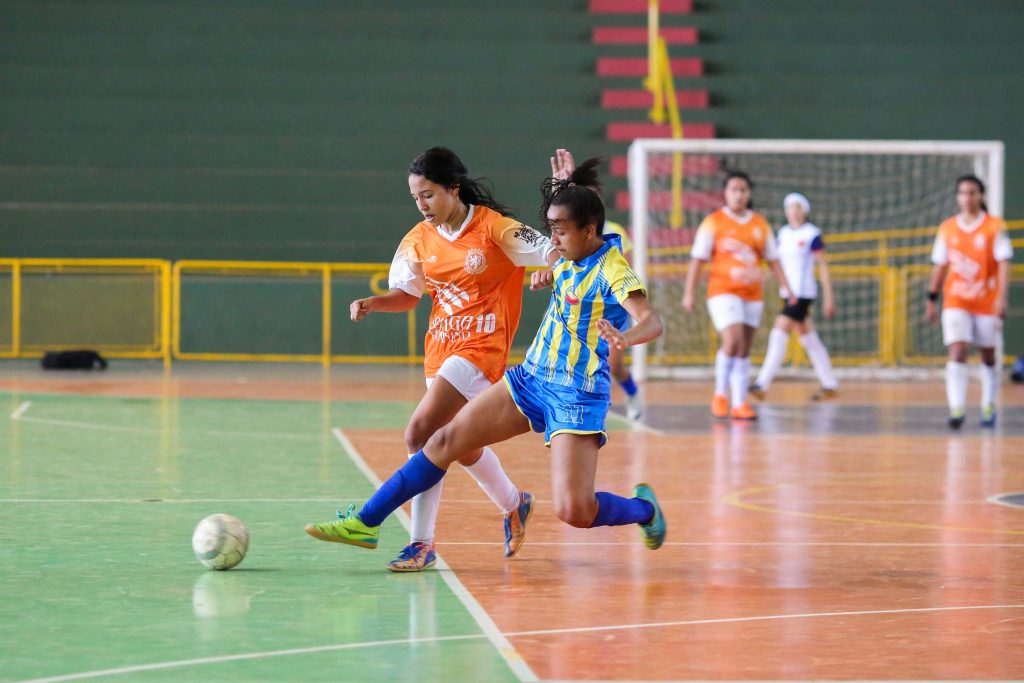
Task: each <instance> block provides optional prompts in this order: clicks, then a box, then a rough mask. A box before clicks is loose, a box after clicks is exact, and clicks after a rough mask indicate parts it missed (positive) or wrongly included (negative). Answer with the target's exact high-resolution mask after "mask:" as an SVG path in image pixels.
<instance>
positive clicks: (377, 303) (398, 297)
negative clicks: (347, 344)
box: [348, 289, 420, 321]
mask: <svg viewBox="0 0 1024 683" xmlns="http://www.w3.org/2000/svg"><path fill="white" fill-rule="evenodd" d="M419 301H420V299H419V297H416V296H413V295H412V294H408V293H406V292H403V291H402V290H400V289H392V290H391V291H390V292H388V293H387V294H381V295H379V296H369V297H366V298H365V299H356V300H355V301H353V302H352V303H350V304H349V305H348V314H349V317H350V318H352V320H355V321H359V320H362V319H363V318H365V317H366V316H367V315H369V314H370V313H373V312H378V313H404V312H405V311H410V310H412V309H414V308H416V304H418V303H419Z"/></svg>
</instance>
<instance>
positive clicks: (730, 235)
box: [690, 208, 779, 301]
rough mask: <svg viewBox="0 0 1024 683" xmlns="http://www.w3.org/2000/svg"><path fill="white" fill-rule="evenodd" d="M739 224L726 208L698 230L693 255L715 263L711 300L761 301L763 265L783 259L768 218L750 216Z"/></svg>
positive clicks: (753, 214)
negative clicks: (722, 297)
mask: <svg viewBox="0 0 1024 683" xmlns="http://www.w3.org/2000/svg"><path fill="white" fill-rule="evenodd" d="M747 215H748V219H747V220H746V221H739V220H737V219H736V216H735V215H734V214H733V213H732V212H731V211H729V210H727V209H725V208H722V209H719V210H718V211H715V212H714V213H712V214H710V215H708V216H707V218H705V219H704V220H703V221H702V222H701V224H700V227H699V228H697V236H696V237H695V238H694V240H693V249H692V250H691V252H690V254H691V255H692V256H693V258H697V259H700V260H702V261H710V262H711V279H710V281H709V282H708V298H711V297H713V296H717V295H719V294H734V295H736V296H738V297H740V298H741V299H744V300H746V301H760V300H761V299H762V298H763V297H764V295H763V293H762V288H761V281H762V279H763V274H762V272H761V262H762V261H763V260H765V259H767V260H770V261H774V260H777V259H778V258H779V256H778V250H777V247H776V245H775V235H774V234H773V233H772V228H771V226H770V225H768V221H767V220H765V218H764V216H762V215H761V214H758V213H754V212H753V211H751V212H749V213H748V214H747Z"/></svg>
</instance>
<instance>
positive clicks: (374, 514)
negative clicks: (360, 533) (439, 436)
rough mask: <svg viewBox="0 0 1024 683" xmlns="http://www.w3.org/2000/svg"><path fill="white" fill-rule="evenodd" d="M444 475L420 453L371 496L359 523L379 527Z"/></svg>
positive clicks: (442, 471) (362, 511)
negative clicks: (405, 503) (402, 505)
mask: <svg viewBox="0 0 1024 683" xmlns="http://www.w3.org/2000/svg"><path fill="white" fill-rule="evenodd" d="M444 475H445V470H442V469H441V468H440V467H438V466H437V465H435V464H434V463H432V462H430V459H429V458H427V456H425V455H423V451H422V450H421V451H419V452H417V453H416V455H414V456H412V457H411V458H409V460H408V462H406V463H405V464H404V465H402V468H401V469H399V470H398V471H397V472H395V473H394V474H392V475H391V476H390V477H389V478H388V480H387V481H386V482H384V483H383V484H381V487H380V488H379V489H377V492H376V493H374V494H373V495H372V496H370V500H368V501H366V505H364V506H363V509H362V510H360V511H359V519H361V520H363V524H365V525H366V526H380V525H381V523H382V522H383V521H384V520H385V519H387V517H388V515H390V514H391V513H392V512H394V511H395V510H397V509H398V508H399V506H400V505H401V504H402V503H404V502H405V501H407V500H409V499H411V498H412V497H413V496H415V495H416V494H417V493H423V492H424V491H426V490H427V489H429V488H430V487H431V486H433V485H434V484H436V483H437V482H439V481H441V479H442V478H443V477H444Z"/></svg>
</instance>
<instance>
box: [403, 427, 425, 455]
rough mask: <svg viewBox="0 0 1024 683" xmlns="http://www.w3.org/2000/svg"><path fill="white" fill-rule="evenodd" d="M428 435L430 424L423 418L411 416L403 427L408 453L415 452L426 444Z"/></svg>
mask: <svg viewBox="0 0 1024 683" xmlns="http://www.w3.org/2000/svg"><path fill="white" fill-rule="evenodd" d="M430 436H431V433H430V425H428V424H427V423H426V421H425V420H418V419H416V418H413V419H412V420H409V425H408V426H407V427H406V428H405V447H406V448H408V449H409V452H410V453H415V452H416V451H418V450H420V449H421V448H423V447H424V446H426V445H427V441H428V440H429V439H430Z"/></svg>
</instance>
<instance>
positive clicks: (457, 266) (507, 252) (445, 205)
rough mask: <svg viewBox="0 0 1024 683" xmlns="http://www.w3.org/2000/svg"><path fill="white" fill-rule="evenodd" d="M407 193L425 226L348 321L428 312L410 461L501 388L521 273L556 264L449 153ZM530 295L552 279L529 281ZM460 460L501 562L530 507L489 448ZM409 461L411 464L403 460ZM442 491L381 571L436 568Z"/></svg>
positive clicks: (429, 496)
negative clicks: (492, 521) (382, 290)
mask: <svg viewBox="0 0 1024 683" xmlns="http://www.w3.org/2000/svg"><path fill="white" fill-rule="evenodd" d="M409 192H410V194H411V195H412V198H413V200H414V201H415V202H416V207H417V209H418V210H419V211H420V213H421V214H422V215H423V218H424V220H423V221H422V222H420V223H417V224H416V226H415V227H413V229H412V230H410V231H409V233H408V234H407V235H406V236H405V238H404V239H403V240H402V242H401V244H400V245H399V247H398V250H397V252H396V253H395V258H394V260H393V261H392V263H391V271H390V274H389V277H388V286H389V290H390V291H389V292H388V293H387V294H385V295H382V296H372V297H367V298H365V299H357V300H356V301H353V302H352V304H351V306H350V314H351V317H352V319H353V320H362V319H363V318H365V317H366V315H367V314H369V313H370V312H373V311H385V312H387V311H390V312H400V311H408V310H410V309H412V308H414V307H415V306H416V304H417V303H418V302H419V300H420V298H421V297H422V296H423V293H424V291H428V292H429V293H430V296H431V299H432V306H431V311H430V322H429V325H428V330H427V336H426V343H425V347H426V354H425V355H426V359H425V362H424V371H425V374H426V383H427V393H426V394H425V395H424V396H423V399H422V400H421V401H420V403H419V405H418V406H417V407H416V410H415V411H414V412H413V415H412V417H411V418H410V420H409V425H408V427H407V428H406V430H405V441H406V446H407V447H408V451H409V453H410V454H415V453H416V452H417V451H419V450H420V449H421V448H423V446H424V444H426V442H427V440H428V439H429V438H430V436H431V435H432V434H433V433H434V432H435V431H437V430H438V429H439V428H440V427H442V426H444V425H446V424H448V422H449V421H451V419H452V418H453V417H454V416H455V414H456V413H458V412H459V410H461V409H462V407H463V406H465V405H466V404H467V403H468V402H469V401H470V400H471V399H472V398H474V397H475V396H477V395H479V394H480V393H482V392H483V391H484V390H485V389H487V388H489V387H490V386H491V385H492V384H493V383H494V382H497V381H498V380H500V379H501V377H502V375H503V373H504V372H505V364H506V362H507V361H508V355H509V348H510V347H511V345H512V338H513V337H514V336H515V333H516V328H517V327H518V326H519V314H520V311H521V310H522V304H523V273H524V268H525V266H545V265H547V266H550V265H552V264H553V263H554V262H555V261H557V260H558V255H557V254H556V253H555V251H554V249H553V247H552V246H551V243H550V241H549V240H548V238H547V237H545V236H544V235H542V234H541V233H539V232H537V231H536V230H534V229H533V228H531V227H529V226H526V225H523V224H522V223H521V222H519V221H518V220H516V219H515V218H512V217H511V212H510V211H509V210H508V209H507V208H505V207H504V206H502V205H501V204H499V203H498V202H497V201H496V200H495V199H494V197H492V196H491V194H490V192H488V191H487V190H486V188H484V187H483V186H482V185H481V184H480V183H479V182H478V181H475V180H472V179H471V178H469V176H468V172H467V170H466V167H465V166H464V165H463V164H462V161H460V160H459V158H458V157H457V156H456V155H455V153H454V152H452V151H451V150H449V149H445V148H444V147H434V148H432V149H429V150H427V151H426V152H424V153H423V154H421V155H420V156H418V157H416V159H414V160H413V162H412V164H411V165H410V166H409ZM532 277H533V281H534V283H535V284H536V285H537V286H542V285H545V284H548V283H550V280H551V271H550V270H544V271H539V272H536V273H534V274H533V276H532ZM477 453H478V454H479V455H477V456H476V457H475V458H470V459H469V460H468V462H469V463H471V464H465V463H466V462H467V461H464V467H465V469H466V471H467V472H468V473H469V474H470V475H471V476H472V477H473V478H474V479H475V480H476V481H477V483H478V484H479V485H480V488H482V489H483V490H484V492H485V493H487V495H488V496H489V497H490V498H491V500H492V501H494V503H495V505H497V506H498V507H499V508H500V509H501V511H502V513H503V514H504V515H505V520H504V523H505V556H506V557H511V556H512V555H514V554H515V553H516V552H517V551H518V549H519V547H520V546H521V545H522V542H523V540H524V538H525V533H526V521H527V520H528V518H529V516H530V513H531V511H532V510H533V498H532V497H531V496H530V494H529V493H526V492H522V493H520V492H519V490H518V489H517V488H516V486H515V485H514V484H513V483H512V481H511V480H510V479H509V477H508V475H507V474H506V473H505V471H504V470H503V469H502V467H501V463H500V462H499V461H498V457H497V456H496V455H495V454H494V451H492V450H491V449H490V448H488V447H484V448H483V449H480V450H478V451H477ZM410 457H412V456H410ZM440 499H441V484H440V483H439V484H438V485H437V486H434V487H433V488H431V489H429V490H428V491H425V492H424V493H422V494H420V495H418V496H416V498H414V499H413V503H412V528H411V530H410V542H409V545H408V546H406V547H405V548H404V549H403V550H402V551H401V553H399V556H398V557H397V558H396V559H395V560H393V561H392V562H391V563H390V564H389V565H388V568H389V569H391V570H392V571H395V572H415V571H421V570H423V569H428V568H429V567H431V566H433V565H434V563H435V561H436V553H435V550H434V531H435V525H436V520H437V509H438V506H439V504H440Z"/></svg>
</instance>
